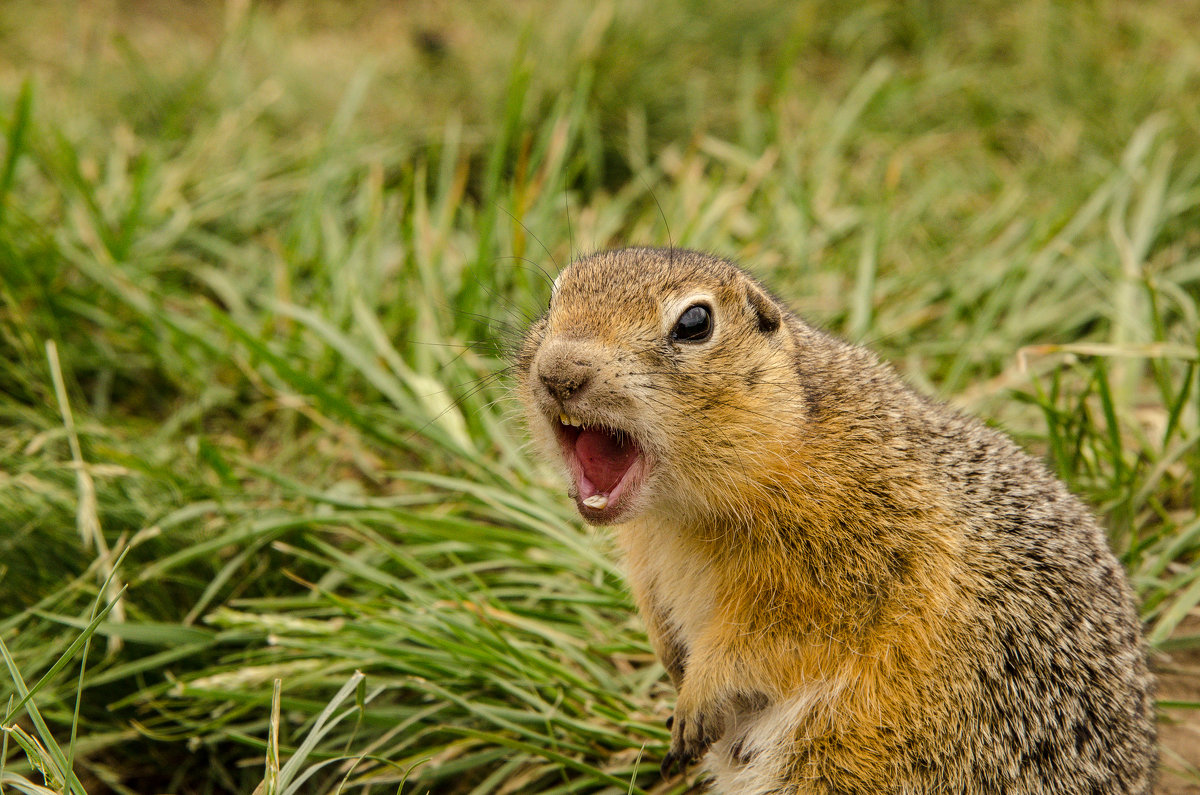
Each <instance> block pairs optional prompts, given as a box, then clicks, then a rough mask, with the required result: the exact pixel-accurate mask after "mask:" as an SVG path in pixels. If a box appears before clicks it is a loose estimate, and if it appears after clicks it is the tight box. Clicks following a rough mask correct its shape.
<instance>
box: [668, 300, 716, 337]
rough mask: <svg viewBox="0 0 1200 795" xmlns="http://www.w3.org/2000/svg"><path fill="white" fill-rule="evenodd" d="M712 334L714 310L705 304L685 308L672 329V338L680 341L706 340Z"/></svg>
mask: <svg viewBox="0 0 1200 795" xmlns="http://www.w3.org/2000/svg"><path fill="white" fill-rule="evenodd" d="M711 336H712V312H710V311H709V310H708V307H707V306H705V305H704V304H695V305H694V306H689V307H688V308H687V309H686V310H684V312H683V314H682V315H680V316H679V320H677V321H676V322H675V328H673V329H671V339H673V340H677V341H679V342H704V341H705V340H706V339H708V338H709V337H711Z"/></svg>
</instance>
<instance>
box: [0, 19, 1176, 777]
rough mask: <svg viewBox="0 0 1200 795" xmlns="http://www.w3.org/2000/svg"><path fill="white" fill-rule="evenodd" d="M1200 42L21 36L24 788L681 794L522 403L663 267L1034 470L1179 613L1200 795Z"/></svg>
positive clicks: (633, 651)
mask: <svg viewBox="0 0 1200 795" xmlns="http://www.w3.org/2000/svg"><path fill="white" fill-rule="evenodd" d="M1196 30H1200V4H1197V3H1194V2H1167V1H1166V0H1160V1H1157V2H1146V3H1139V4H1127V3H1121V2H1117V0H1094V1H1093V2H1088V3H1061V2H1051V1H1050V0H1020V1H1019V2H1014V3H987V2H985V3H979V4H972V5H970V6H967V5H962V4H955V3H942V2H917V0H911V1H909V2H901V3H892V2H883V1H882V0H875V1H871V0H868V2H864V3H860V4H854V5H853V7H846V6H845V4H840V3H833V2H827V1H824V2H823V1H821V0H812V1H811V2H800V3H794V2H787V3H785V2H777V1H776V0H752V1H751V2H746V3H741V4H737V5H736V6H734V5H729V6H727V7H726V6H719V7H718V6H713V5H711V4H706V3H698V2H693V1H691V0H673V1H672V2H661V3H656V4H653V6H643V5H642V4H640V3H634V2H632V1H631V0H609V1H608V2H599V3H594V2H587V3H585V2H559V3H550V2H542V1H541V0H527V1H526V2H521V3H512V2H505V3H500V2H492V0H474V1H473V2H466V0H444V1H443V2H433V0H428V1H426V2H420V1H418V0H412V1H411V2H403V3H382V2H367V3H339V2H327V3H320V4H302V3H297V2H290V1H288V0H280V1H279V2H272V3H249V2H244V1H243V2H238V1H236V0H230V1H229V2H226V3H225V4H224V5H220V4H192V3H183V2H166V3H146V2H94V3H82V4H76V3H68V2H62V0H52V1H50V2H38V3H34V2H30V1H27V0H11V2H6V3H4V4H3V5H0V138H2V149H0V153H2V157H0V529H2V532H0V606H3V609H2V611H0V641H2V643H0V657H3V660H4V663H5V671H6V673H5V674H4V675H0V703H4V702H7V707H6V708H5V713H6V714H5V719H4V722H3V726H4V727H5V730H4V734H3V740H2V742H3V747H2V748H0V753H2V757H0V786H4V787H9V788H13V789H15V790H16V791H21V792H42V791H45V789H48V790H49V791H53V792H64V793H66V792H70V793H83V792H88V793H93V795H95V793H103V792H118V793H142V792H196V793H218V792H236V793H247V792H251V791H254V790H255V789H256V787H257V788H259V791H261V792H263V793H291V792H333V791H339V788H341V791H347V792H351V791H353V792H376V791H378V792H396V791H402V792H439V793H440V792H445V793H481V794H482V793H512V792H547V793H549V792H555V793H559V792H562V793H566V792H589V793H601V792H603V793H624V792H683V791H686V790H687V789H688V788H689V786H691V785H692V784H693V783H694V782H692V781H691V780H690V779H689V780H684V779H674V780H671V781H666V782H663V781H661V780H660V778H659V776H658V773H657V761H658V760H659V759H660V758H661V755H662V753H663V752H664V750H665V742H666V740H667V732H666V730H665V729H664V728H663V726H662V720H663V719H664V718H665V717H666V715H667V714H668V713H669V709H670V703H671V699H672V698H673V694H672V693H671V691H670V688H669V687H668V686H666V685H665V684H664V682H663V677H662V671H661V668H660V667H659V666H658V664H657V663H656V662H655V661H654V659H653V655H652V654H651V653H650V650H649V648H648V645H647V643H646V640H645V638H644V636H643V634H642V630H641V627H640V624H639V623H638V621H637V620H636V618H635V617H634V615H633V611H632V608H631V606H630V604H629V600H628V598H627V596H626V594H625V591H624V589H623V585H622V581H621V578H620V574H619V571H617V569H616V568H615V566H614V564H613V563H612V561H611V558H610V557H609V555H608V554H607V546H606V542H605V536H604V534H603V533H598V532H593V531H590V530H588V529H586V528H584V527H582V526H581V525H580V523H579V521H578V519H577V517H576V516H575V514H574V511H573V510H572V509H571V506H570V505H569V504H567V502H566V501H565V499H564V498H563V495H562V487H561V485H560V484H558V483H557V482H556V481H555V480H554V478H553V476H552V475H551V474H550V472H549V471H548V469H547V468H546V467H544V466H543V465H541V464H539V463H537V462H534V461H532V460H530V458H529V457H528V456H527V454H526V452H525V450H524V448H523V432H522V429H521V428H520V424H519V422H518V420H517V409H516V406H515V402H514V401H513V399H512V397H511V395H510V393H509V389H508V382H507V381H506V376H505V359H504V352H505V350H506V349H507V347H508V346H509V345H511V344H512V343H513V342H514V341H515V339H516V338H518V337H519V334H520V331H521V328H522V326H523V325H524V324H525V323H526V322H527V321H528V319H529V318H530V317H532V316H533V315H535V314H536V313H537V312H538V311H539V307H540V306H541V305H542V303H543V302H544V300H545V298H546V296H547V284H546V280H545V276H546V274H547V273H550V274H552V273H553V272H554V270H555V269H556V268H558V267H559V266H560V265H562V264H563V263H565V262H566V261H568V260H569V259H570V258H571V257H572V256H575V255H577V254H580V253H586V252H588V251H591V250H594V249H596V248H600V247H605V246H609V245H617V244H622V243H627V242H629V243H634V242H636V243H653V244H667V243H674V244H675V245H680V246H688V247H695V248H704V249H711V250H714V251H717V252H719V253H721V254H724V255H727V256H732V257H734V258H736V259H738V260H740V261H741V262H742V263H744V264H746V265H747V266H748V267H750V268H751V269H753V270H754V271H755V272H756V273H758V274H759V275H761V276H762V277H764V278H765V279H766V280H767V281H768V282H769V283H770V284H771V285H773V286H774V287H775V288H776V291H777V292H778V293H780V294H781V295H784V296H786V297H787V298H789V299H790V300H791V302H792V304H793V306H794V307H795V308H796V309H797V310H798V311H800V312H801V313H803V314H804V315H805V316H807V317H808V318H810V319H811V320H813V321H815V322H818V323H820V324H822V325H825V326H827V327H829V328H831V329H833V330H835V331H836V332H838V333H841V334H844V335H846V336H848V337H850V338H851V339H855V340H858V341H862V342H864V343H866V344H869V345H871V346H872V347H874V348H875V349H877V350H878V351H880V352H881V353H882V354H883V355H884V356H886V357H887V358H888V359H889V360H891V361H893V362H894V363H895V364H896V365H897V367H899V368H900V369H901V370H902V371H903V372H905V374H906V375H907V377H908V378H909V379H910V380H911V381H912V382H913V383H915V384H916V385H918V386H919V387H921V388H922V389H925V390H927V391H930V392H933V393H936V394H938V395H940V396H942V397H944V398H946V399H948V400H950V401H951V402H953V403H955V404H956V405H959V406H961V407H963V408H965V409H967V410H970V411H973V412H977V413H980V414H982V415H983V416H985V417H987V418H988V419H989V420H991V421H993V422H996V423H998V424H1000V425H1002V426H1003V427H1005V428H1007V429H1008V430H1009V431H1011V432H1012V433H1014V434H1015V435H1016V436H1017V437H1018V438H1019V439H1020V440H1021V441H1022V442H1023V443H1025V444H1027V445H1029V446H1031V447H1032V448H1034V449H1036V450H1037V451H1039V452H1041V453H1043V454H1044V455H1045V456H1046V457H1047V460H1048V462H1049V465H1050V466H1052V467H1054V468H1055V469H1056V470H1057V471H1058V472H1059V473H1060V474H1061V475H1062V476H1063V477H1065V478H1066V479H1067V480H1068V481H1069V482H1070V484H1071V485H1072V487H1073V488H1074V489H1075V490H1077V491H1078V492H1080V493H1081V494H1083V495H1085V496H1086V497H1087V498H1088V499H1089V500H1090V501H1091V502H1092V504H1094V505H1095V506H1096V507H1097V510H1098V511H1100V512H1101V513H1102V514H1103V516H1104V517H1105V519H1106V521H1107V525H1108V527H1109V530H1110V534H1111V538H1112V539H1113V544H1114V547H1115V548H1116V549H1117V550H1118V552H1119V553H1120V554H1121V555H1122V558H1123V560H1124V562H1125V564H1126V566H1127V567H1128V568H1129V570H1130V573H1131V576H1132V577H1133V579H1134V582H1135V585H1136V587H1137V589H1138V593H1139V596H1140V597H1141V599H1142V609H1143V614H1144V616H1145V619H1146V622H1147V630H1148V633H1149V636H1150V638H1151V641H1152V643H1153V645H1154V648H1155V650H1156V651H1155V654H1156V656H1155V661H1156V665H1157V666H1158V667H1159V668H1160V670H1162V671H1163V672H1164V681H1165V682H1167V681H1169V682H1170V683H1171V685H1170V689H1169V692H1165V693H1164V694H1163V699H1162V707H1163V714H1164V723H1163V726H1164V738H1165V741H1164V754H1163V761H1164V764H1165V766H1166V767H1167V768H1168V772H1167V774H1166V777H1165V778H1164V786H1165V787H1166V786H1178V787H1181V789H1179V790H1178V791H1181V792H1182V791H1189V790H1188V789H1187V788H1189V787H1195V786H1197V783H1198V782H1200V777H1197V776H1196V774H1195V770H1194V768H1192V767H1191V764H1193V763H1194V762H1195V761H1196V760H1198V759H1200V754H1195V753H1194V748H1195V747H1196V746H1198V745H1200V742H1198V739H1197V738H1200V733H1197V732H1196V728H1195V726H1192V725H1190V724H1189V720H1193V719H1192V718H1191V717H1190V715H1191V713H1189V712H1188V711H1187V708H1188V707H1190V706H1194V703H1193V702H1200V658H1196V657H1195V656H1194V653H1193V650H1194V649H1195V648H1196V647H1197V646H1200V629H1197V624H1196V623H1195V618H1194V616H1193V614H1194V612H1195V608H1196V605H1197V603H1198V602H1200V558H1198V551H1200V516H1198V514H1197V511H1196V508H1195V504H1196V500H1195V497H1196V490H1197V488H1198V484H1200V481H1198V480H1197V470H1198V469H1200V451H1198V449H1197V441H1198V440H1200V411H1198V401H1200V389H1197V388H1196V380H1197V372H1196V370H1197V359H1198V357H1200V342H1198V340H1200V311H1198V306H1197V303H1198V302H1197V299H1198V295H1200V40H1198V39H1197V38H1196V36H1195V35H1194V32H1195V31H1196ZM356 672H361V673H356ZM277 681H279V682H280V683H281V684H280V685H278V686H277V685H276V684H275V683H276V682H277ZM1189 688H1190V689H1189ZM1193 691H1194V692H1193ZM1167 740H1169V742H1168V741H1167ZM1189 743H1190V744H1191V745H1189ZM1189 749H1192V750H1189ZM1189 754H1192V755H1191V756H1189ZM39 787H43V788H45V789H39ZM1164 791H1167V790H1165V789H1164ZM1171 791H1175V790H1171Z"/></svg>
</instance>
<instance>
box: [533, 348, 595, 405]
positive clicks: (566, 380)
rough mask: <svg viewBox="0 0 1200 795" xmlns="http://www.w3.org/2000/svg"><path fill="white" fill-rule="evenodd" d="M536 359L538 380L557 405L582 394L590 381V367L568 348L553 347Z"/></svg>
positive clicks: (578, 353) (577, 352) (577, 353)
mask: <svg viewBox="0 0 1200 795" xmlns="http://www.w3.org/2000/svg"><path fill="white" fill-rule="evenodd" d="M538 358H539V361H538V380H540V381H541V382H542V385H543V386H544V387H546V391H547V392H549V393H550V395H551V397H553V398H554V399H555V400H557V401H558V402H559V403H565V402H566V401H568V400H570V399H571V397H573V396H575V395H577V394H579V393H580V392H582V391H583V390H584V389H585V388H587V385H588V382H590V381H591V380H592V366H591V365H590V364H589V363H588V362H587V361H586V359H584V358H583V357H582V356H580V351H572V350H570V349H569V346H562V345H559V346H555V347H554V348H552V349H551V350H546V351H543V355H542V356H540V357H538Z"/></svg>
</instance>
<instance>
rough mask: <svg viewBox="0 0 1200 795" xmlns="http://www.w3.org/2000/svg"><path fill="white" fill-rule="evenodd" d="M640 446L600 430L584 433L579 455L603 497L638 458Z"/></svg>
mask: <svg viewBox="0 0 1200 795" xmlns="http://www.w3.org/2000/svg"><path fill="white" fill-rule="evenodd" d="M637 454H638V450H637V445H635V444H633V442H631V441H630V440H629V439H627V438H622V439H620V440H618V439H617V435H616V434H613V433H609V432H608V431H605V430H601V429H599V428H588V429H586V430H583V431H580V433H579V438H578V439H576V440H575V455H576V456H578V458H579V463H580V464H582V465H583V474H584V475H586V476H587V479H588V480H590V481H591V482H592V485H593V486H595V487H596V491H597V493H599V494H608V493H609V492H610V491H612V489H613V487H614V486H616V485H617V482H618V481H619V480H620V479H621V476H622V475H624V474H625V472H626V470H628V469H629V467H630V466H631V465H632V464H633V461H634V459H635V458H637Z"/></svg>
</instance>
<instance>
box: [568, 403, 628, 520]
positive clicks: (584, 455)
mask: <svg viewBox="0 0 1200 795" xmlns="http://www.w3.org/2000/svg"><path fill="white" fill-rule="evenodd" d="M552 424H553V425H554V426H555V431H556V433H557V436H558V441H559V444H560V445H561V447H562V451H563V457H564V458H565V459H566V462H567V467H568V469H570V471H571V475H572V477H574V479H575V488H574V489H573V491H574V492H575V495H574V496H575V502H576V504H577V506H578V508H579V512H580V513H581V514H582V515H583V518H585V519H587V520H589V521H591V522H597V523H602V522H610V521H612V520H614V519H615V518H616V517H617V516H618V515H619V514H621V513H622V512H623V511H624V509H625V507H626V506H627V505H628V504H629V502H630V501H631V500H632V499H633V496H634V495H635V494H636V493H637V489H638V486H640V485H641V480H642V477H643V476H644V474H645V471H646V457H645V456H644V455H643V454H642V449H641V448H640V447H639V446H638V443H637V441H636V440H635V439H634V438H633V437H632V436H630V435H629V434H628V433H626V432H624V431H621V430H617V429H613V428H608V427H605V426H603V425H594V424H591V423H585V422H582V421H580V420H579V419H578V418H577V417H573V416H571V415H568V414H560V415H559V416H558V418H557V420H556V421H555V420H552Z"/></svg>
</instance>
